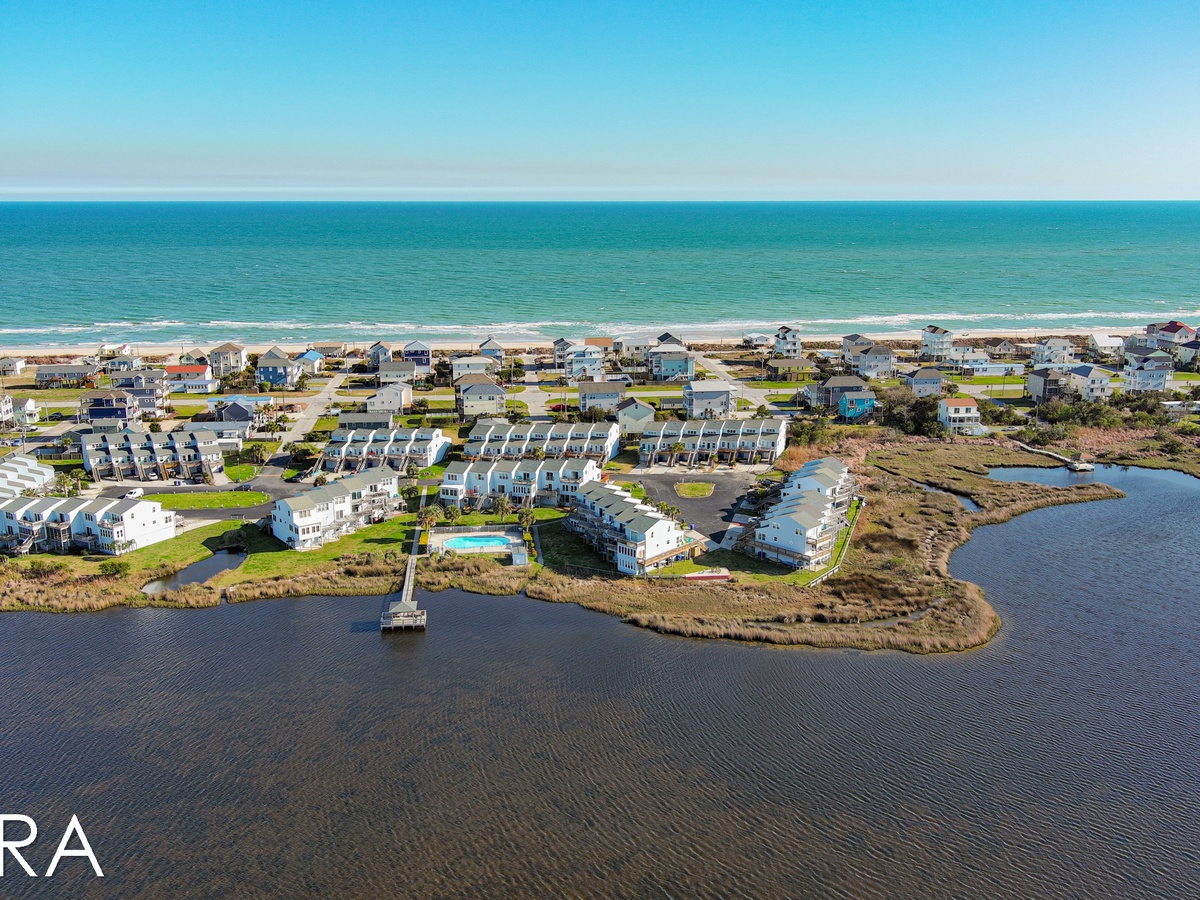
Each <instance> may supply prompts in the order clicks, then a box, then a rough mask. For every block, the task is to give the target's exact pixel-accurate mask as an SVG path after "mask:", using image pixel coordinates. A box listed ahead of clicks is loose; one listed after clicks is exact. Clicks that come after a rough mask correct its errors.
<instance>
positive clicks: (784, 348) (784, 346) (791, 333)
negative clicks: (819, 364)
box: [775, 325, 803, 359]
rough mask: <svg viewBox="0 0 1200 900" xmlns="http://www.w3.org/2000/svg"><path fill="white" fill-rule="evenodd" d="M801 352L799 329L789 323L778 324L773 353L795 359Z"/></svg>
mask: <svg viewBox="0 0 1200 900" xmlns="http://www.w3.org/2000/svg"><path fill="white" fill-rule="evenodd" d="M802 352H803V347H802V346H801V342H800V330H799V329H798V328H795V327H793V326H791V325H780V326H779V328H778V330H777V331H776V332H775V355H776V356H780V357H784V358H787V359H796V358H798V357H799V356H800V355H801V353H802Z"/></svg>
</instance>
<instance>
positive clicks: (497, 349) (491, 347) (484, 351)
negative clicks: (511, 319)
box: [479, 335, 504, 363]
mask: <svg viewBox="0 0 1200 900" xmlns="http://www.w3.org/2000/svg"><path fill="white" fill-rule="evenodd" d="M479 355H480V356H486V357H487V358H488V359H494V360H495V361H496V362H498V363H501V362H503V361H504V347H503V346H502V345H501V344H500V342H499V341H498V340H496V339H495V338H494V337H491V336H490V335H489V337H488V339H487V340H486V341H484V342H483V343H482V344H480V345H479Z"/></svg>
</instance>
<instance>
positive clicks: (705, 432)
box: [638, 419, 787, 465]
mask: <svg viewBox="0 0 1200 900" xmlns="http://www.w3.org/2000/svg"><path fill="white" fill-rule="evenodd" d="M786 447H787V422H786V421H785V420H783V419H689V420H688V421H686V422H680V421H678V420H672V421H667V422H650V423H647V424H646V425H645V426H644V427H643V429H642V434H641V438H640V440H639V442H638V457H639V459H640V460H641V462H642V463H645V464H650V465H653V464H662V463H665V464H667V465H674V464H675V463H680V462H681V463H686V464H687V465H696V464H700V463H708V462H719V463H721V462H740V463H753V462H756V461H757V462H774V461H775V459H776V458H778V457H779V456H781V455H782V454H783V451H784V450H785V449H786ZM681 448H682V449H681Z"/></svg>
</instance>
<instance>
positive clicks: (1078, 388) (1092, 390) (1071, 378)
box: [1067, 365, 1115, 402]
mask: <svg viewBox="0 0 1200 900" xmlns="http://www.w3.org/2000/svg"><path fill="white" fill-rule="evenodd" d="M1067 383H1068V384H1069V385H1070V387H1071V392H1072V393H1075V394H1078V395H1079V396H1080V397H1082V398H1083V399H1084V400H1090V401H1093V402H1095V401H1104V400H1107V399H1108V398H1109V397H1111V396H1112V395H1113V390H1114V388H1115V385H1114V384H1113V373H1112V372H1111V371H1110V370H1109V369H1104V368H1101V367H1100V366H1090V365H1085V366H1076V367H1075V368H1073V369H1069V370H1068V371H1067Z"/></svg>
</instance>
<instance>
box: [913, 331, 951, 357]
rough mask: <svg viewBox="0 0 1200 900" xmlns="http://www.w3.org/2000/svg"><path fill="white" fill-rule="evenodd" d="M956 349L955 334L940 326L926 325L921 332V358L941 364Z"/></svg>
mask: <svg viewBox="0 0 1200 900" xmlns="http://www.w3.org/2000/svg"><path fill="white" fill-rule="evenodd" d="M953 349H954V332H953V331H947V330H946V329H945V328H942V327H941V326H940V325H926V326H925V328H924V330H923V331H922V332H921V358H922V359H932V360H934V361H936V362H940V361H941V360H943V359H945V358H946V357H947V356H949V355H950V351H951V350H953Z"/></svg>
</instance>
